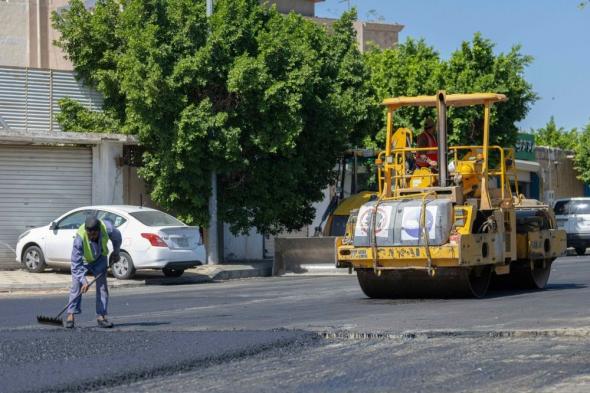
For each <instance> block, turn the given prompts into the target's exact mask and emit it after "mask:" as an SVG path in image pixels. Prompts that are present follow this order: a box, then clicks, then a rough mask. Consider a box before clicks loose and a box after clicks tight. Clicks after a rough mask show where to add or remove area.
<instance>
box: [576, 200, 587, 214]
mask: <svg viewBox="0 0 590 393" xmlns="http://www.w3.org/2000/svg"><path fill="white" fill-rule="evenodd" d="M572 210H573V213H574V214H590V201H576V203H575V204H574V205H573V206H572Z"/></svg>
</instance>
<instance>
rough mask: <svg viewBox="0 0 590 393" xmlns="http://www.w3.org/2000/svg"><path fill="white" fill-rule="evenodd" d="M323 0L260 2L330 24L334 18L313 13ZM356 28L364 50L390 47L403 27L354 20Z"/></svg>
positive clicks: (269, 0)
mask: <svg viewBox="0 0 590 393" xmlns="http://www.w3.org/2000/svg"><path fill="white" fill-rule="evenodd" d="M323 1H324V0H261V2H262V3H267V4H270V5H276V7H277V9H278V10H279V11H280V12H282V13H288V12H291V11H293V12H296V13H298V14H301V15H303V16H307V17H310V18H312V19H313V20H315V21H316V22H318V23H320V24H322V25H326V26H330V25H331V24H332V23H334V21H335V19H330V18H317V17H316V15H315V5H316V3H320V2H323ZM354 28H355V30H356V37H357V40H358V43H359V49H360V50H361V52H364V51H366V50H368V49H370V47H371V45H376V46H377V47H379V48H391V47H393V46H395V45H396V44H397V43H398V41H399V32H400V31H402V29H403V28H404V26H403V25H400V24H390V23H379V22H363V21H356V22H355V23H354Z"/></svg>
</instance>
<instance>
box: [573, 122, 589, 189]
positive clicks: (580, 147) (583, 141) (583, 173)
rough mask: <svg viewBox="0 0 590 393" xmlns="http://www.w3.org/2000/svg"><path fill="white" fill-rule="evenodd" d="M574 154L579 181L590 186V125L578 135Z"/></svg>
mask: <svg viewBox="0 0 590 393" xmlns="http://www.w3.org/2000/svg"><path fill="white" fill-rule="evenodd" d="M574 152H575V157H574V168H575V169H576V170H577V171H578V179H580V180H582V181H583V182H584V183H586V184H590V123H588V124H587V125H586V127H584V128H583V129H582V131H581V132H579V133H578V139H577V143H576V145H575V146H574Z"/></svg>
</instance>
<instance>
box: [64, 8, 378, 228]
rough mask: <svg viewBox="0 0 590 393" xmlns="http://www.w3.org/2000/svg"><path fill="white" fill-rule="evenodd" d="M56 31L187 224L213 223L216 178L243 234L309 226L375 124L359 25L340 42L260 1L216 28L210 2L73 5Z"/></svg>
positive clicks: (226, 210)
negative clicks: (347, 153) (210, 207)
mask: <svg viewBox="0 0 590 393" xmlns="http://www.w3.org/2000/svg"><path fill="white" fill-rule="evenodd" d="M53 18H54V19H53V21H54V26H55V27H56V28H57V30H59V31H60V32H61V38H60V39H59V41H58V42H57V44H58V45H59V46H61V47H62V48H63V49H64V51H65V52H66V53H67V55H68V57H69V58H70V59H71V60H72V62H73V64H74V67H75V70H76V71H77V73H78V75H79V76H80V77H81V78H82V79H83V80H85V81H86V82H87V83H89V84H90V85H91V86H93V87H94V88H96V89H97V90H98V91H99V92H101V93H102V94H103V96H104V97H105V100H104V107H105V110H106V112H107V113H108V114H109V115H111V116H113V118H114V119H115V120H116V121H117V122H118V124H120V125H121V129H120V130H121V131H122V132H127V133H132V134H136V135H138V137H139V139H140V141H141V143H142V144H143V146H144V147H145V148H146V151H147V153H146V154H145V156H144V167H143V168H142V170H141V174H142V176H143V177H144V178H145V179H146V180H147V182H148V183H149V185H150V186H151V187H152V190H153V191H152V194H151V195H152V198H153V199H154V200H155V202H156V203H158V204H159V205H161V206H163V207H165V208H167V209H170V210H172V211H174V212H175V213H177V214H179V215H180V216H181V217H182V218H184V219H185V220H186V221H187V222H190V223H198V224H206V223H207V222H208V212H207V202H208V198H209V195H210V191H211V190H210V176H209V174H210V172H211V171H212V170H216V171H217V172H218V173H219V190H220V191H219V216H220V218H221V219H222V220H223V221H225V222H228V223H230V224H231V228H232V230H233V231H234V232H237V231H243V232H245V231H247V230H248V229H249V228H250V227H252V226H254V227H256V228H257V229H258V230H259V231H261V232H264V233H276V232H277V231H280V230H285V229H286V230H292V229H297V228H300V227H301V226H303V225H305V224H309V223H310V222H311V221H312V219H313V217H314V213H315V212H314V210H313V208H312V203H313V202H314V201H318V200H320V199H321V198H322V196H323V195H322V191H321V190H322V189H323V188H325V187H326V186H327V185H328V184H329V183H330V182H332V181H333V180H334V173H333V168H334V164H335V162H336V161H337V157H338V155H340V154H341V153H342V152H343V151H344V150H345V149H346V148H348V147H350V146H352V145H354V144H356V143H358V142H359V141H360V140H361V139H362V138H363V137H364V136H365V135H366V133H367V132H368V131H369V130H371V129H372V128H373V125H374V124H375V122H376V121H377V120H376V118H377V117H378V116H379V114H378V113H377V112H376V111H375V109H374V108H376V105H375V104H376V103H375V102H374V94H373V93H372V90H371V88H370V86H369V84H368V83H367V81H368V79H369V78H368V69H367V68H366V66H365V64H364V62H363V59H362V57H361V55H360V53H359V52H358V50H357V48H356V37H355V33H354V29H353V26H352V23H353V21H354V19H355V12H354V11H352V12H349V13H347V14H345V15H344V16H343V17H342V18H341V20H339V21H338V22H336V23H335V24H334V26H333V28H332V30H333V31H332V32H331V33H330V34H328V32H327V30H326V28H324V27H321V26H318V25H316V24H314V23H312V22H310V21H308V20H307V19H305V18H303V17H300V16H297V15H295V14H290V15H288V16H285V15H281V14H279V13H278V12H277V11H276V9H274V8H267V7H262V6H260V5H259V4H258V0H218V1H216V9H215V13H214V15H213V17H212V18H210V19H209V20H208V19H207V18H206V16H205V1H204V0H200V1H194V0H99V1H97V3H96V6H95V7H94V8H93V9H92V10H87V9H85V7H84V5H83V3H82V1H81V0H73V1H72V2H71V4H70V7H69V9H67V10H65V11H63V12H62V13H61V14H55V15H54V17H53ZM69 119H73V120H72V121H73V122H75V119H76V116H69ZM74 128H75V127H72V129H74Z"/></svg>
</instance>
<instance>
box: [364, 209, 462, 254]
mask: <svg viewBox="0 0 590 393" xmlns="http://www.w3.org/2000/svg"><path fill="white" fill-rule="evenodd" d="M376 204H377V202H376V201H374V202H369V203H367V204H365V205H363V206H362V207H361V209H360V210H359V214H358V218H357V221H356V226H355V229H354V245H355V246H356V247H368V246H370V245H371V239H370V238H369V234H370V233H371V231H370V227H371V225H373V224H372V222H373V220H374V226H375V238H376V243H377V246H414V245H419V244H424V235H423V233H422V229H421V212H422V208H423V204H422V201H421V200H416V199H414V200H400V201H382V202H379V205H378V207H377V215H376V217H373V214H374V212H375V205H376ZM425 208H426V212H425V220H424V221H425V222H424V224H425V227H426V229H427V231H428V243H429V245H432V246H439V245H442V244H445V243H447V242H448V241H449V234H450V231H451V226H452V209H453V205H452V203H451V201H450V200H447V199H435V200H427V201H426V205H425Z"/></svg>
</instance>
